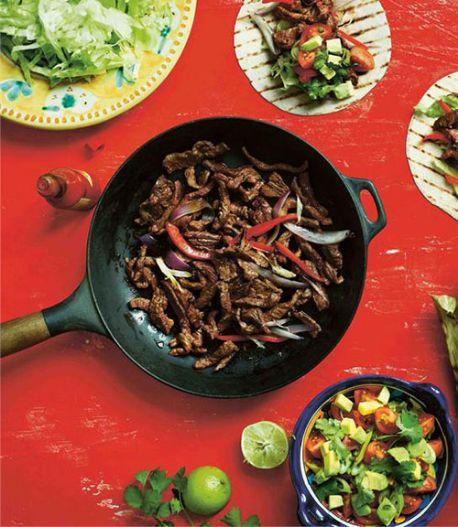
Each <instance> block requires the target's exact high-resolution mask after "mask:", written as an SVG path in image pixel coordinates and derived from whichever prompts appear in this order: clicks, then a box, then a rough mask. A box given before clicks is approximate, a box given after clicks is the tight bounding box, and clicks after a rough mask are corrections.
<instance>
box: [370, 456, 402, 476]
mask: <svg viewBox="0 0 458 527" xmlns="http://www.w3.org/2000/svg"><path fill="white" fill-rule="evenodd" d="M396 465H397V463H396V462H395V461H394V459H392V458H390V457H386V458H384V459H377V458H375V457H374V458H372V460H371V462H370V465H369V468H370V469H371V470H372V471H373V472H378V473H379V474H385V475H389V474H392V473H393V470H394V468H395V467H396Z"/></svg>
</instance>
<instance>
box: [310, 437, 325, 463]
mask: <svg viewBox="0 0 458 527" xmlns="http://www.w3.org/2000/svg"><path fill="white" fill-rule="evenodd" d="M325 441H326V439H325V438H324V436H322V435H321V434H320V433H319V432H312V433H311V434H310V437H309V438H308V440H307V444H306V449H307V450H308V451H309V452H310V454H311V455H312V456H313V457H314V458H315V459H321V457H322V456H321V450H320V447H321V445H322V444H323V443H324V442H325Z"/></svg>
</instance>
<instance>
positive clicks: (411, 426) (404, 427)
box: [396, 410, 423, 443]
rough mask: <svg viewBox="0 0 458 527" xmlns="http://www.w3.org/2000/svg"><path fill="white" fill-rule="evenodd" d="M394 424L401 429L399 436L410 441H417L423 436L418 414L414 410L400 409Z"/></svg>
mask: <svg viewBox="0 0 458 527" xmlns="http://www.w3.org/2000/svg"><path fill="white" fill-rule="evenodd" d="M396 425H397V426H398V428H399V429H400V430H401V431H400V433H399V436H400V437H404V438H405V439H407V440H409V441H411V442H412V443H418V442H419V441H420V440H421V438H422V437H423V429H422V428H421V426H420V421H419V420H418V415H417V414H416V413H415V412H411V411H409V410H402V411H401V413H400V415H399V417H398V418H397V420H396Z"/></svg>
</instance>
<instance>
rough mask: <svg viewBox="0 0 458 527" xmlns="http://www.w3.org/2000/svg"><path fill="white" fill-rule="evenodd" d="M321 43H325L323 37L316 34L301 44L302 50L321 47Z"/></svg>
mask: <svg viewBox="0 0 458 527" xmlns="http://www.w3.org/2000/svg"><path fill="white" fill-rule="evenodd" d="M321 44H323V39H322V38H321V37H320V35H315V36H314V37H312V38H309V39H308V40H307V41H306V42H304V43H303V44H302V45H301V50H302V51H313V50H314V49H316V48H319V47H320V46H321Z"/></svg>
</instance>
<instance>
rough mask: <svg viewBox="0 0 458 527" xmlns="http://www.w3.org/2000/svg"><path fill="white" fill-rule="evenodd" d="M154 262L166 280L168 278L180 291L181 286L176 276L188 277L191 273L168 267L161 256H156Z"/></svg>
mask: <svg viewBox="0 0 458 527" xmlns="http://www.w3.org/2000/svg"><path fill="white" fill-rule="evenodd" d="M156 263H157V266H158V267H159V269H160V270H161V271H162V273H163V274H164V276H165V278H166V279H167V280H170V282H171V283H172V285H173V286H174V287H176V288H177V289H179V290H180V291H181V290H182V288H181V286H180V284H179V283H178V281H177V279H176V278H189V277H190V276H192V275H191V273H189V272H187V271H177V270H175V269H170V268H169V267H168V266H167V264H166V263H165V262H164V260H163V259H162V258H161V257H159V258H156Z"/></svg>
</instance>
